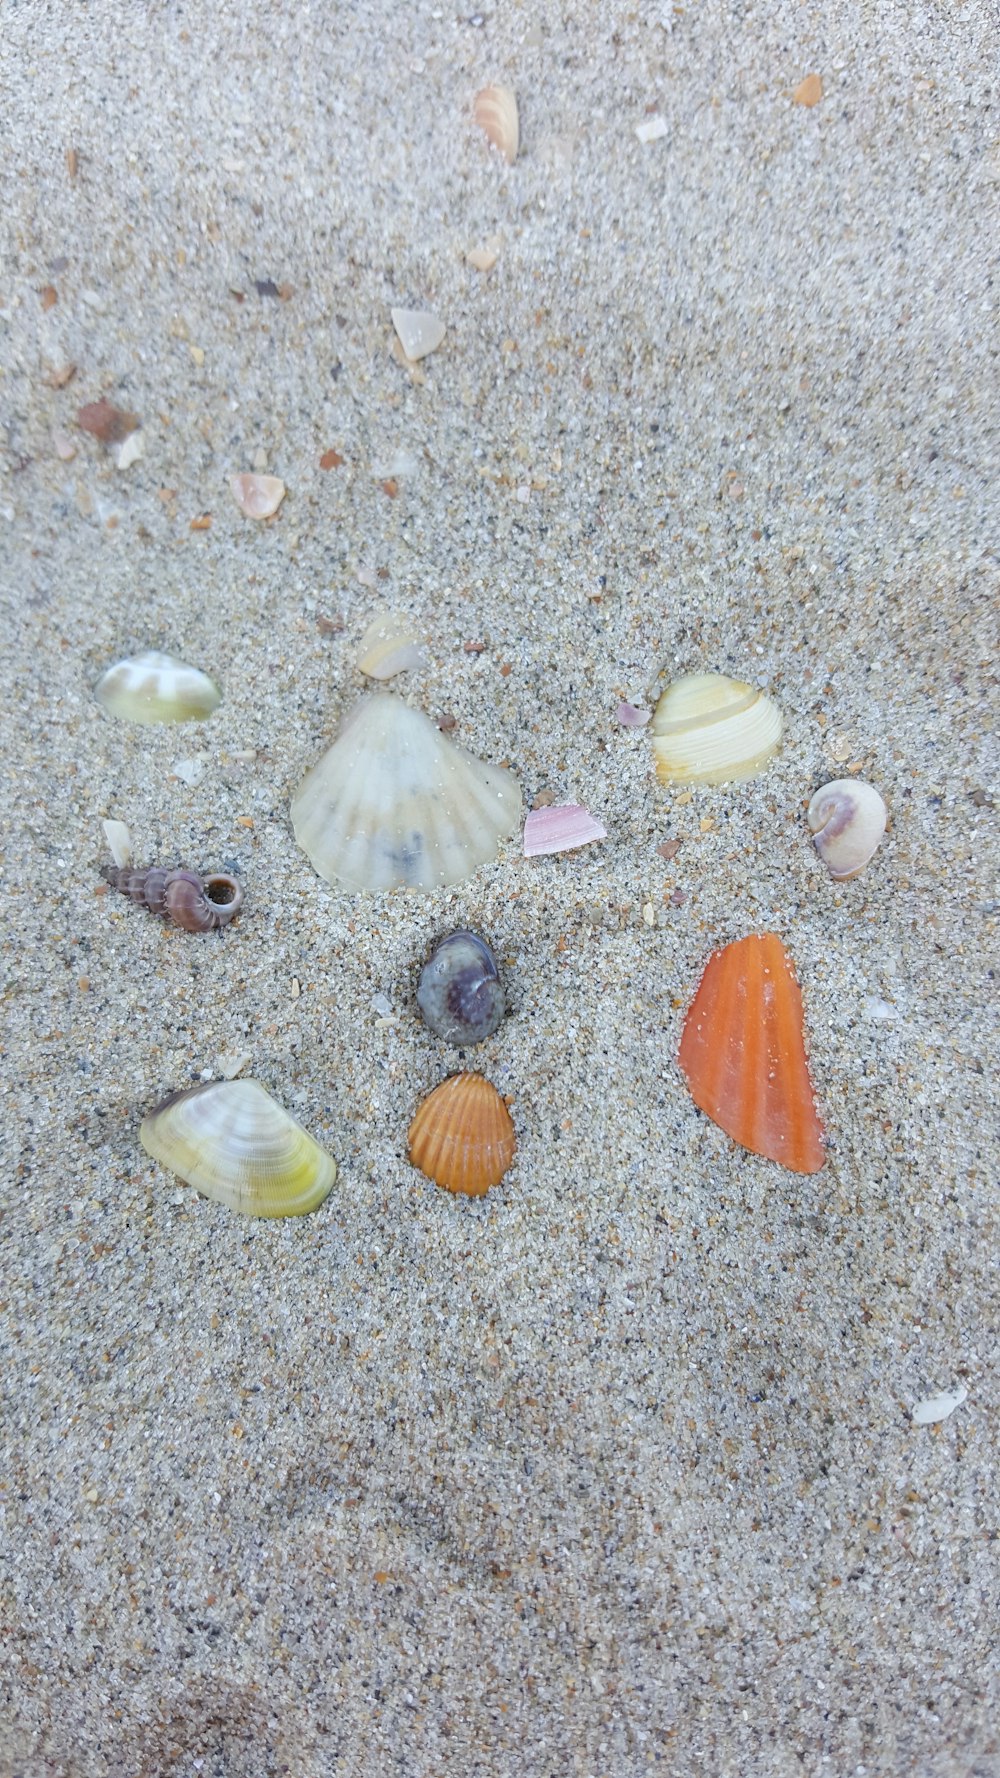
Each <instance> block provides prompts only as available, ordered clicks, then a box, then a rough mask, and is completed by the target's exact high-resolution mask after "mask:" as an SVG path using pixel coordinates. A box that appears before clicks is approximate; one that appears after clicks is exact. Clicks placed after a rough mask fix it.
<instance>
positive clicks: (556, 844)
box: [524, 803, 608, 858]
mask: <svg viewBox="0 0 1000 1778" xmlns="http://www.w3.org/2000/svg"><path fill="white" fill-rule="evenodd" d="M607 837H608V830H607V828H606V827H602V826H601V823H600V822H599V821H595V820H594V817H593V815H592V814H591V813H590V811H589V809H585V808H584V807H583V804H582V803H558V804H556V805H555V806H554V807H553V808H550V809H532V810H531V812H530V814H529V815H528V816H527V817H526V819H525V823H524V856H525V858H541V857H543V856H544V855H545V854H546V853H548V852H572V850H573V848H574V847H575V846H585V845H587V843H588V841H589V840H606V839H607Z"/></svg>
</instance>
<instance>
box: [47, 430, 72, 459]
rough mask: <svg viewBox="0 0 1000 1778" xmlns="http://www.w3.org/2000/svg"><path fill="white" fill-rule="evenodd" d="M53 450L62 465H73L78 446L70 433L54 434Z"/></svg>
mask: <svg viewBox="0 0 1000 1778" xmlns="http://www.w3.org/2000/svg"><path fill="white" fill-rule="evenodd" d="M52 448H53V450H54V451H55V454H56V456H57V457H58V458H59V460H60V462H61V463H72V461H73V458H74V457H75V456H76V445H75V444H74V443H73V440H72V439H71V438H70V436H69V433H68V432H53V434H52Z"/></svg>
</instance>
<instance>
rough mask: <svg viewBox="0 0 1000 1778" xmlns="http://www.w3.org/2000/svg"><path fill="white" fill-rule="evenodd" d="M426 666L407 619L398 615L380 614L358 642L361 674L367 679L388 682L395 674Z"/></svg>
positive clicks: (390, 613)
mask: <svg viewBox="0 0 1000 1778" xmlns="http://www.w3.org/2000/svg"><path fill="white" fill-rule="evenodd" d="M426 665H427V659H426V656H425V655H424V652H423V650H422V649H421V647H420V646H419V644H418V641H417V638H416V636H415V635H414V632H413V625H412V624H411V622H410V620H409V618H408V617H401V616H400V614H399V612H398V611H380V612H379V613H378V615H377V617H374V618H373V619H372V621H371V623H370V624H369V626H368V628H367V630H366V631H365V633H364V635H363V636H362V638H361V657H360V659H359V661H358V666H359V668H360V670H361V672H362V673H364V674H365V675H366V676H367V677H368V678H369V679H391V678H392V677H393V676H394V674H396V673H405V672H407V671H408V670H409V669H410V668H414V667H426Z"/></svg>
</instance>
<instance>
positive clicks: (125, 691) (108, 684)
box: [94, 649, 222, 724]
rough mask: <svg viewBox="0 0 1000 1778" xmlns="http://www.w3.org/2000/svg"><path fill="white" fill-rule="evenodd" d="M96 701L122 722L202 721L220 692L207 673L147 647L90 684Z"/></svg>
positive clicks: (218, 697)
mask: <svg viewBox="0 0 1000 1778" xmlns="http://www.w3.org/2000/svg"><path fill="white" fill-rule="evenodd" d="M94 696H95V697H96V699H97V701H98V703H99V704H103V706H104V708H105V710H107V711H109V712H110V714H111V715H112V716H117V717H119V718H120V719H121V721H122V722H141V723H145V724H152V723H156V722H204V720H205V718H206V716H211V714H212V711H213V710H214V709H215V708H216V706H217V705H218V703H219V700H220V699H221V697H222V693H221V691H220V690H219V688H218V686H217V685H216V683H215V681H214V680H213V679H210V678H209V677H208V674H207V673H202V672H201V671H200V670H199V668H197V667H188V666H186V665H185V663H184V662H183V661H178V660H175V659H174V657H173V655H171V654H158V653H157V652H156V650H155V649H149V650H147V652H146V653H145V654H137V655H134V656H133V657H132V658H131V659H130V660H124V661H118V662H117V663H116V664H115V666H113V667H109V668H108V670H107V672H106V673H104V674H102V676H101V678H100V679H99V680H98V682H97V684H96V686H95V687H94Z"/></svg>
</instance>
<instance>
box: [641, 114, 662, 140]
mask: <svg viewBox="0 0 1000 1778" xmlns="http://www.w3.org/2000/svg"><path fill="white" fill-rule="evenodd" d="M635 133H636V135H637V136H638V138H639V141H640V142H643V143H645V142H659V141H660V139H661V137H663V136H665V135H666V133H667V120H666V118H665V117H661V116H656V117H646V118H644V119H643V121H642V123H637V124H636V126H635Z"/></svg>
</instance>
